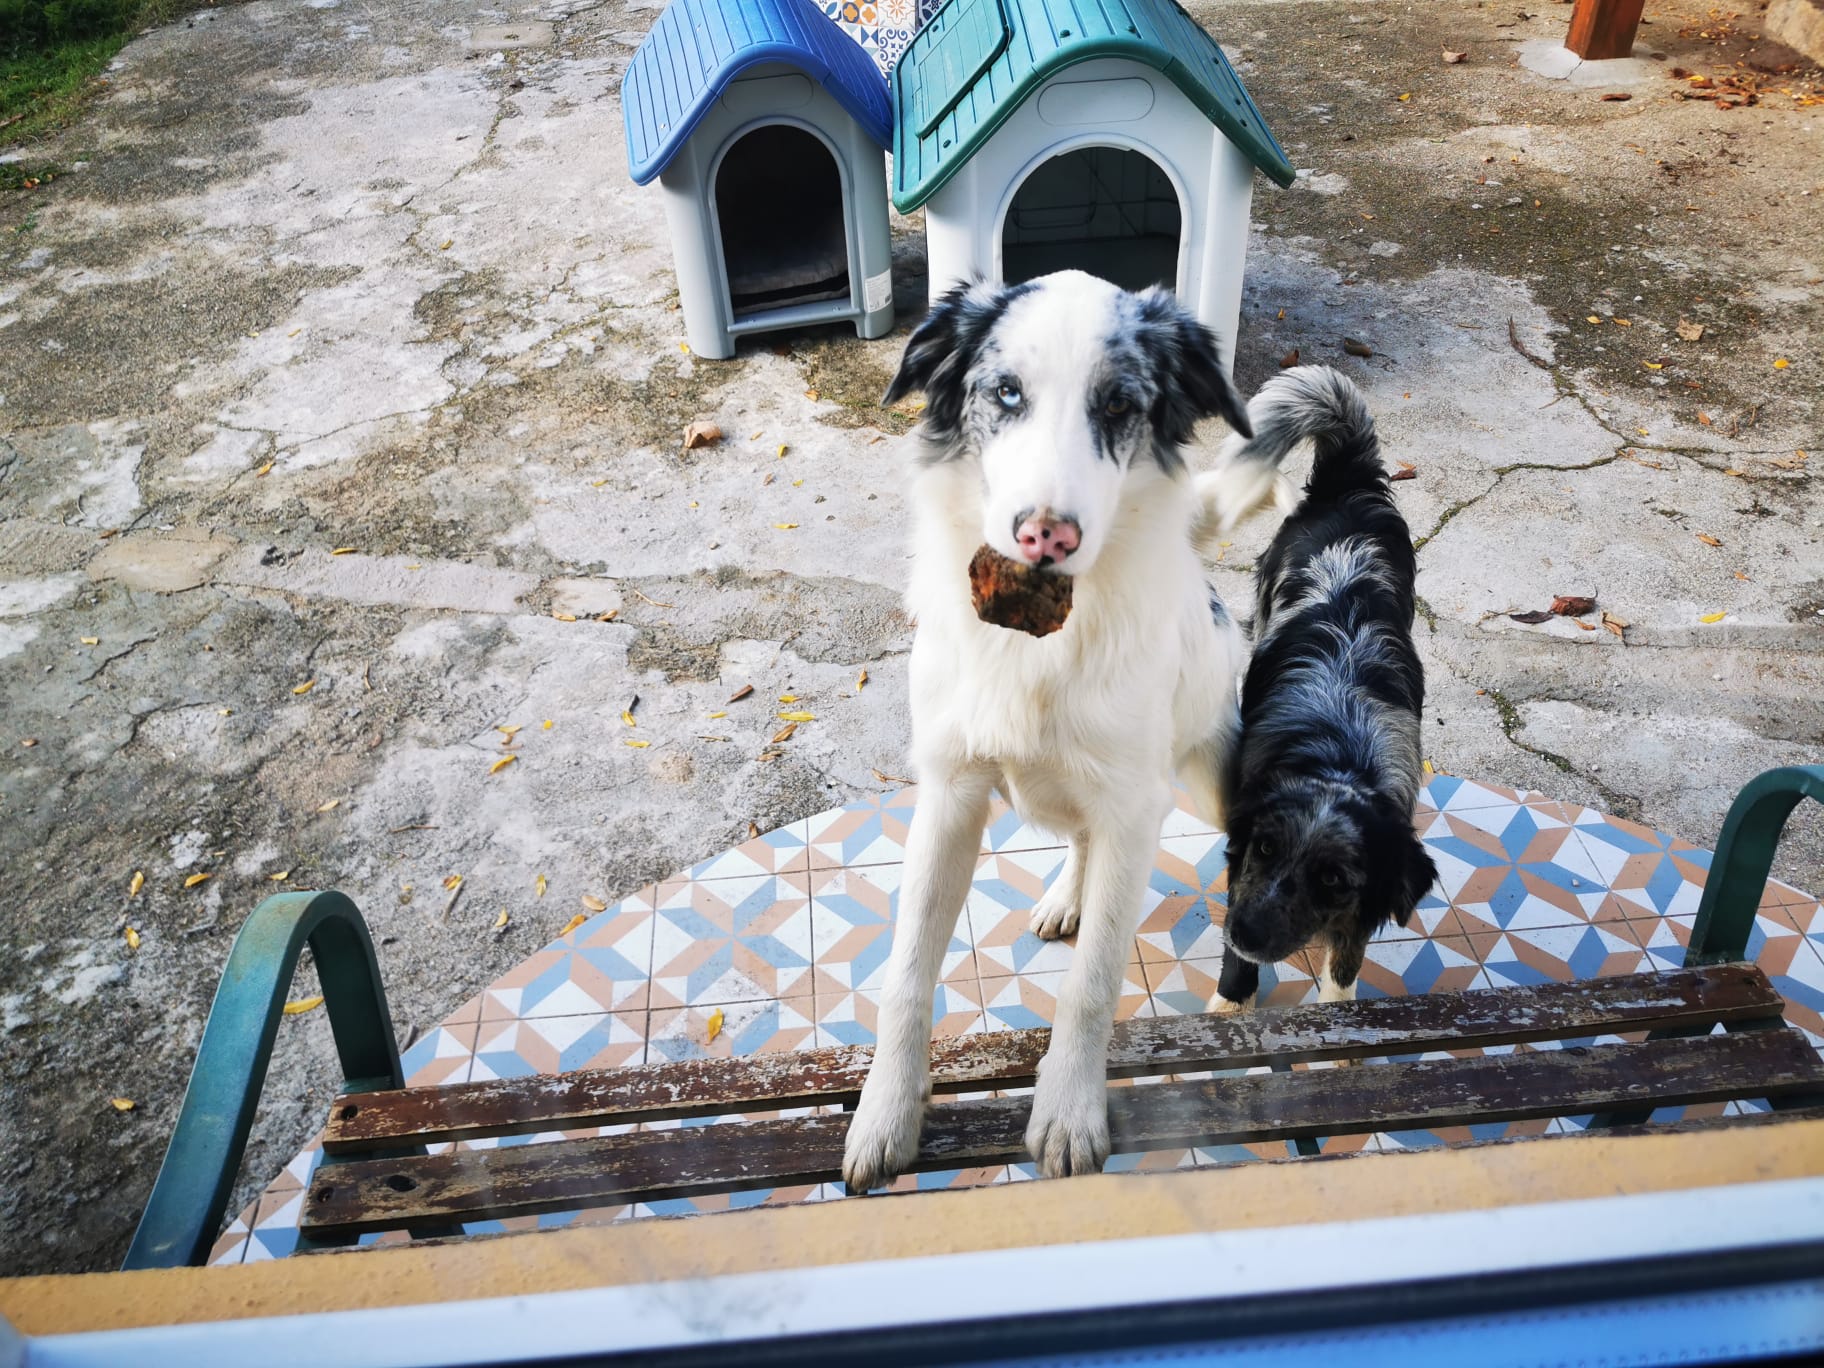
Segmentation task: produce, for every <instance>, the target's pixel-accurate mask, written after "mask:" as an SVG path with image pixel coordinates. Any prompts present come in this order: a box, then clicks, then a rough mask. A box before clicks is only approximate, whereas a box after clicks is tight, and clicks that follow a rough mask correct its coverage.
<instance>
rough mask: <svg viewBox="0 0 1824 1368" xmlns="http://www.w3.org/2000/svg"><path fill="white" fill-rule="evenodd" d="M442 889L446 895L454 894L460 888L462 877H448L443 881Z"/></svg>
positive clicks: (458, 875)
mask: <svg viewBox="0 0 1824 1368" xmlns="http://www.w3.org/2000/svg"><path fill="white" fill-rule="evenodd" d="M443 887H444V891H445V892H447V893H453V892H455V891H456V890H457V889H458V888H461V887H462V875H460V874H452V875H450V877H449V878H447V879H445V880H444V881H443Z"/></svg>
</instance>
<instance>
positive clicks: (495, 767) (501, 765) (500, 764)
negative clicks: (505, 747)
mask: <svg viewBox="0 0 1824 1368" xmlns="http://www.w3.org/2000/svg"><path fill="white" fill-rule="evenodd" d="M517 759H519V757H518V756H517V755H503V756H501V757H500V759H498V760H496V761H495V762H494V763H493V764H491V765H489V766H488V773H489V774H499V773H500V772H501V771H502V770H503V769H505V768H506V767H507V766H508V765H510V764H512V763H513V762H514V761H515V760H517Z"/></svg>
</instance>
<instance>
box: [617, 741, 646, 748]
mask: <svg viewBox="0 0 1824 1368" xmlns="http://www.w3.org/2000/svg"><path fill="white" fill-rule="evenodd" d="M624 744H626V745H629V746H632V747H633V748H634V749H635V750H645V749H646V747H648V746H650V745H651V744H652V742H650V741H628V742H626V743H624Z"/></svg>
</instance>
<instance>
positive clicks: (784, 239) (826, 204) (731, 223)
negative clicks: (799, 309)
mask: <svg viewBox="0 0 1824 1368" xmlns="http://www.w3.org/2000/svg"><path fill="white" fill-rule="evenodd" d="M715 214H716V224H717V227H718V230H719V232H720V236H721V246H722V262H723V268H724V271H725V279H726V281H727V285H728V302H729V310H730V313H731V314H732V316H733V317H734V318H735V319H741V318H749V317H752V316H754V315H756V314H762V313H769V312H771V311H773V310H777V309H785V308H790V307H792V306H795V305H803V304H814V303H818V302H821V301H824V300H832V299H839V300H846V299H848V298H849V296H850V293H851V290H850V280H849V232H848V217H847V213H846V210H845V206H844V202H843V183H842V171H841V169H840V168H839V167H838V166H837V164H836V157H835V155H834V154H833V153H832V152H831V151H830V149H829V148H828V147H827V146H825V144H824V141H823V139H822V138H820V137H818V136H817V135H816V134H815V133H813V132H811V131H810V130H809V129H806V128H802V127H800V126H798V125H796V124H787V123H773V124H762V125H761V126H759V127H758V128H754V129H750V130H749V131H748V132H746V133H743V134H741V135H740V136H739V137H737V138H736V139H735V140H734V142H732V143H731V144H729V146H728V148H727V149H726V150H725V151H724V152H723V154H722V160H721V164H720V165H719V166H718V167H717V168H716V179H715Z"/></svg>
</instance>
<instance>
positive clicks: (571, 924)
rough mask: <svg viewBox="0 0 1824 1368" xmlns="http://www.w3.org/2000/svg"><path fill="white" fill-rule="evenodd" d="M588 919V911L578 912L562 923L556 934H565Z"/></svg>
mask: <svg viewBox="0 0 1824 1368" xmlns="http://www.w3.org/2000/svg"><path fill="white" fill-rule="evenodd" d="M588 920H589V914H588V913H586V912H578V913H577V914H576V915H575V916H574V917H572V918H570V920H569V921H567V922H565V923H564V928H563V930H561V931H559V932H558V933H557V934H558V935H560V936H567V935H569V934H570V933H571V932H572V931H574V930H576V928H577V927H579V926H581V925H582V924H583V923H584V922H586V921H588Z"/></svg>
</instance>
